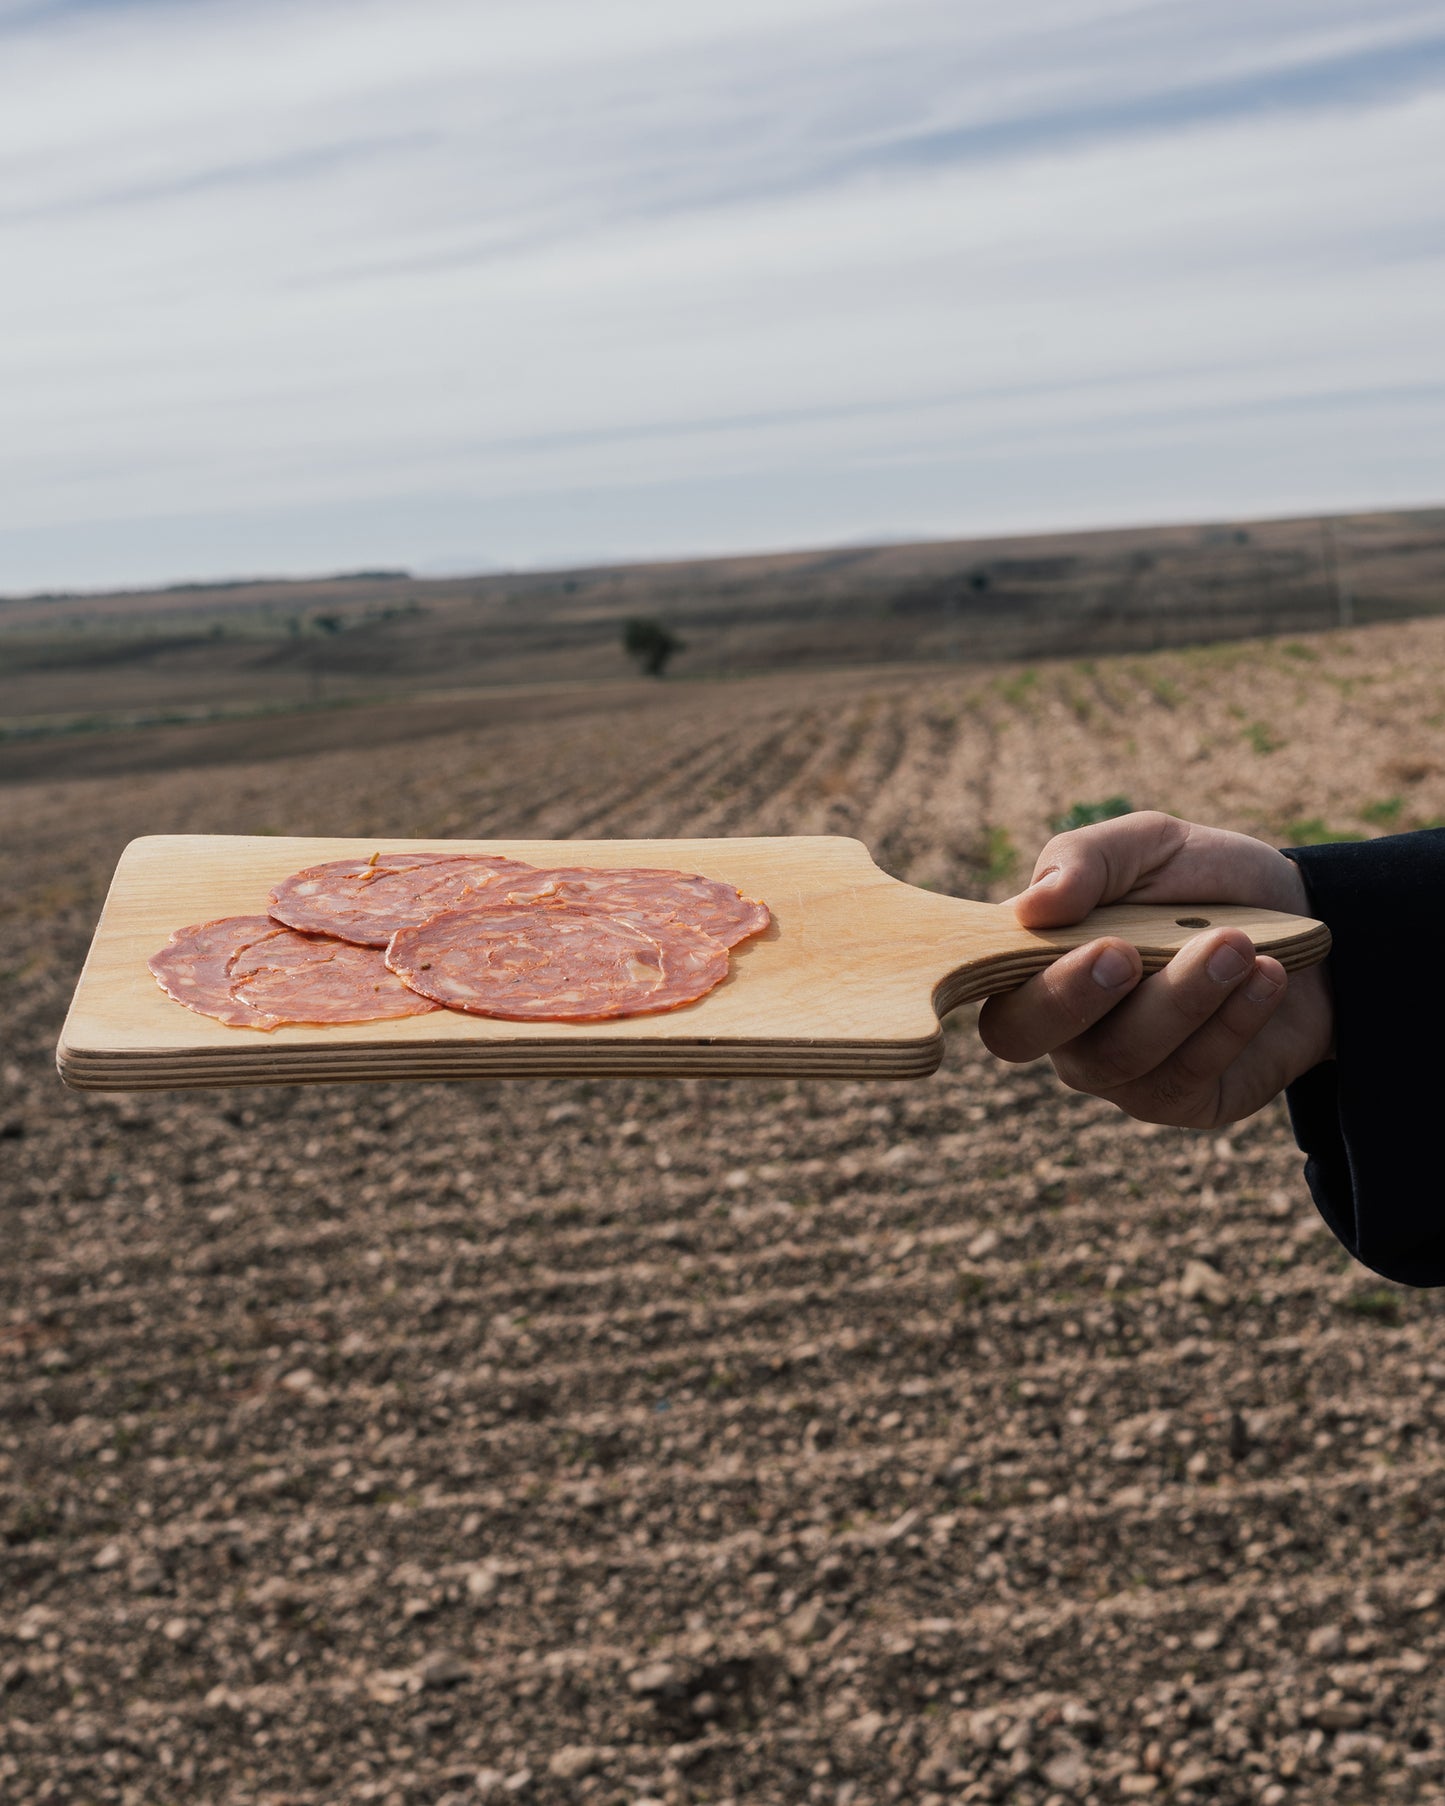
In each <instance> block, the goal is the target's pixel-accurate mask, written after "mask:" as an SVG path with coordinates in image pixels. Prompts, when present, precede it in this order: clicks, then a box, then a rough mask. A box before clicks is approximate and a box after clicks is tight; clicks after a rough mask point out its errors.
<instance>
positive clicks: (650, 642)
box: [622, 615, 683, 677]
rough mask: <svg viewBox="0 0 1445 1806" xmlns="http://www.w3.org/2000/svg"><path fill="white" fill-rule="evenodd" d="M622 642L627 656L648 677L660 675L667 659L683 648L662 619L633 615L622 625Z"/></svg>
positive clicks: (663, 670)
mask: <svg viewBox="0 0 1445 1806" xmlns="http://www.w3.org/2000/svg"><path fill="white" fill-rule="evenodd" d="M622 644H623V647H624V649H625V650H626V652H627V655H628V657H629V658H634V659H636V660H637V664H638V668H639V669H640V670H642V671H645V672H646V674H647V675H648V676H649V677H661V676H662V675H663V673H664V672H665V671H666V669H667V661H668V660H669V659H670V658H671V657H672V655H673V654H674V653H675V652H681V651H682V650H683V642H682V641H681V640H680V639H679V638H678V636H677V635H676V634H675V633H674V632H673V631H672V629H671V628H670V627H669V626H668V625H667V624H666V622H664V621H653V620H644V619H642V618H641V617H640V616H637V615H634V616H633V617H632V619H631V620H630V621H628V622H626V623H625V624H624V625H623V629H622Z"/></svg>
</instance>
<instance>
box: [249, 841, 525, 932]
mask: <svg viewBox="0 0 1445 1806" xmlns="http://www.w3.org/2000/svg"><path fill="white" fill-rule="evenodd" d="M533 869H534V868H533V867H532V866H530V865H526V864H524V863H523V861H522V860H520V859H503V858H502V857H500V856H499V855H496V854H491V853H473V854H458V853H373V854H372V856H371V857H370V858H369V859H333V860H331V861H330V862H329V863H328V864H326V865H313V866H309V867H308V868H307V869H306V870H305V871H304V872H295V873H293V874H292V876H291V877H289V878H283V879H282V881H281V882H280V883H279V884H278V885H277V886H276V888H275V890H273V891H272V892H271V895H270V898H269V900H268V902H267V908H268V909H269V910H270V912H271V914H272V915H273V916H274V917H275V919H276V920H277V921H278V922H281V923H284V924H285V926H286V927H288V928H298V929H300V930H302V932H304V933H307V934H329V935H334V936H335V937H336V938H337V939H338V940H342V941H353V942H355V944H356V945H357V946H360V947H384V946H385V945H386V943H387V942H388V941H389V940H390V939H391V937H392V935H393V934H395V932H396V931H397V929H398V928H405V927H407V926H408V925H409V924H410V923H413V922H424V921H425V920H426V918H427V917H428V916H434V915H436V914H437V913H438V912H439V911H441V910H444V909H454V908H456V907H457V906H458V905H459V904H460V903H461V902H462V901H463V900H464V899H465V898H467V897H468V896H470V895H472V894H473V893H474V892H476V891H481V890H485V889H488V888H490V887H491V886H493V885H495V884H497V883H498V882H499V881H500V880H501V879H503V878H517V879H524V878H526V877H528V876H529V875H530V874H531V872H532V871H533Z"/></svg>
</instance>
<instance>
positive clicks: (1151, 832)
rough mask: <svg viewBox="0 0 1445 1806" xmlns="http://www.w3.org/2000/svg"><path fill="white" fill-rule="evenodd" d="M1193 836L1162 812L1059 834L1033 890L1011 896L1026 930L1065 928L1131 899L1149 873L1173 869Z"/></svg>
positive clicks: (1049, 846)
mask: <svg viewBox="0 0 1445 1806" xmlns="http://www.w3.org/2000/svg"><path fill="white" fill-rule="evenodd" d="M1188 835H1189V824H1188V823H1187V822H1183V821H1180V820H1179V819H1178V817H1177V816H1173V815H1164V814H1161V813H1160V812H1159V811H1158V810H1157V809H1146V810H1140V811H1139V812H1138V813H1137V814H1134V815H1120V816H1116V817H1115V818H1114V819H1113V820H1112V821H1102V822H1096V823H1095V824H1094V825H1093V826H1092V827H1088V828H1074V829H1072V830H1071V831H1070V832H1069V833H1067V834H1056V835H1055V836H1054V838H1053V839H1052V840H1051V841H1049V842H1048V843H1047V845H1046V846H1045V847H1044V849H1043V851H1042V852H1041V853H1040V854H1039V857H1038V861H1037V863H1036V864H1035V866H1034V875H1033V878H1032V879H1031V880H1030V882H1029V886H1028V889H1027V890H1023V891H1020V892H1019V894H1018V895H1017V896H1016V897H1010V898H1009V899H1008V900H1007V902H1006V903H1005V905H1004V907H1005V908H1007V907H1010V906H1012V908H1013V912H1014V915H1015V917H1016V919H1017V920H1018V923H1019V925H1020V927H1023V928H1061V927H1063V926H1065V925H1066V924H1067V923H1069V922H1078V921H1081V920H1082V919H1083V917H1085V916H1086V915H1088V913H1089V911H1090V910H1091V909H1097V908H1098V906H1099V905H1100V904H1101V903H1113V902H1115V901H1117V899H1118V898H1120V897H1124V896H1127V895H1128V894H1129V892H1130V891H1132V890H1133V889H1134V887H1135V886H1136V885H1137V884H1138V883H1139V881H1140V879H1141V878H1143V877H1145V876H1147V875H1148V874H1149V873H1151V872H1154V871H1157V870H1158V868H1159V867H1160V866H1163V865H1166V864H1168V862H1169V861H1170V860H1171V859H1172V858H1173V857H1174V855H1175V854H1176V853H1177V852H1178V851H1179V849H1180V848H1181V847H1182V846H1183V845H1184V842H1185V840H1186V839H1187V838H1188Z"/></svg>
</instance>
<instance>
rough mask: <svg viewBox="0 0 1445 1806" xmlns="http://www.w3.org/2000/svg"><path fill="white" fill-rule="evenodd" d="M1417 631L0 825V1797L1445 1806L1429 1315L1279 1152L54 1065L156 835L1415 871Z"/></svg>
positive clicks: (785, 1113)
mask: <svg viewBox="0 0 1445 1806" xmlns="http://www.w3.org/2000/svg"><path fill="white" fill-rule="evenodd" d="M1442 672H1445V624H1436V623H1421V624H1416V625H1412V626H1405V627H1398V628H1388V629H1372V630H1370V631H1369V632H1368V633H1364V632H1361V633H1356V634H1353V635H1349V636H1345V637H1344V638H1343V639H1330V638H1322V639H1319V640H1314V641H1308V642H1298V643H1296V644H1295V645H1293V646H1292V647H1291V646H1279V645H1273V646H1271V645H1257V646H1253V647H1246V648H1239V649H1233V650H1231V649H1215V650H1213V651H1211V652H1209V653H1201V654H1194V655H1189V654H1175V655H1169V656H1161V657H1158V658H1150V659H1143V660H1139V659H1136V660H1131V661H1114V662H1109V663H1104V662H1101V663H1099V664H1097V665H1094V666H1088V667H1080V666H1041V667H1038V668H1037V669H1035V670H1033V671H1028V670H1020V669H1014V670H1004V671H992V672H989V673H986V674H982V675H980V674H978V673H970V672H967V671H957V672H953V671H942V672H937V671H935V672H931V673H927V674H912V675H901V676H900V675H899V674H896V673H893V674H886V675H881V676H873V677H869V676H866V675H863V676H858V675H854V676H852V677H849V678H846V679H843V678H839V679H821V678H820V679H810V680H807V682H806V683H802V684H800V683H799V682H798V680H796V679H793V680H790V681H789V682H788V683H787V684H780V683H777V682H775V681H771V680H758V681H757V682H753V683H748V684H737V685H730V686H720V687H712V686H688V687H678V688H676V689H672V688H669V687H666V686H663V687H661V688H660V689H659V692H658V695H657V698H656V700H655V701H654V702H653V703H651V704H649V705H644V706H643V707H641V708H639V710H638V711H637V713H636V715H635V717H633V718H631V719H629V720H627V721H625V722H623V721H620V720H619V719H618V718H617V717H616V716H615V715H604V714H601V713H599V714H597V715H595V716H593V715H592V714H590V713H589V712H588V710H587V709H586V708H585V707H584V706H582V705H580V704H579V707H578V711H577V714H576V717H575V719H574V720H573V722H572V723H571V724H570V725H569V726H565V727H564V726H563V725H562V724H560V723H559V722H558V720H557V719H555V718H552V719H549V720H546V721H539V722H537V723H534V724H530V725H529V724H528V723H526V722H520V723H518V722H509V723H507V724H506V725H505V726H502V727H498V728H494V729H488V728H487V727H486V726H485V725H484V724H483V725H480V726H479V727H478V728H477V729H476V730H475V731H473V732H470V733H461V734H458V733H448V734H446V735H444V736H441V737H438V738H436V739H432V740H426V741H412V742H408V743H406V744H405V745H401V746H396V745H391V746H376V745H371V746H368V745H367V744H366V742H365V736H364V724H361V726H360V728H359V734H358V746H357V747H356V749H355V750H353V751H351V752H347V753H341V752H334V753H328V754H326V755H324V756H317V757H315V758H312V759H310V760H305V761H302V760H296V759H271V760H267V759H265V758H257V759H256V760H255V761H253V762H251V763H247V764H242V765H235V766H231V767H227V768H222V769H216V768H211V769H207V770H203V771H195V770H185V769H181V770H177V771H175V772H173V773H148V774H142V775H139V776H137V775H131V776H129V777H127V778H124V779H114V780H109V781H107V780H104V779H94V780H86V781H75V782H68V783H65V784H59V783H51V784H46V783H32V784H26V785H17V786H12V787H11V788H10V789H8V790H6V791H4V792H3V793H0V809H3V812H4V821H5V824H6V828H7V833H6V844H7V847H8V849H9V851H10V855H11V857H10V858H9V859H8V860H7V862H6V867H5V880H4V882H5V887H6V888H5V894H4V897H3V904H0V907H3V909H4V912H5V913H4V915H3V921H4V924H5V957H4V964H3V966H0V981H3V992H0V996H3V1007H4V1024H5V1026H4V1044H3V1053H0V1080H3V1084H0V1209H3V1213H4V1216H3V1222H4V1232H5V1243H4V1246H5V1249H6V1258H5V1262H4V1270H3V1275H0V1288H3V1297H0V1799H3V1800H4V1801H6V1802H7V1803H8V1802H12V1801H13V1802H16V1803H17V1806H19V1803H21V1802H25V1803H30V1802H35V1803H40V1802H47V1803H50V1806H79V1803H83V1802H91V1801H95V1802H100V1801H107V1802H110V1801H116V1802H122V1801H123V1802H134V1803H136V1806H165V1803H169V1802H193V1801H205V1802H211V1801H214V1802H226V1803H231V1802H236V1803H240V1802H257V1803H260V1802H266V1803H267V1806H283V1803H287V1806H303V1803H305V1806H311V1803H315V1802H323V1801H324V1802H352V1801H371V1800H375V1801H380V1802H388V1803H390V1802H396V1803H398V1806H441V1803H442V1802H447V1803H448V1806H472V1803H473V1802H480V1801H501V1802H507V1801H513V1800H516V1801H522V1802H536V1803H537V1806H546V1803H549V1802H563V1801H568V1802H570V1801H580V1802H585V1803H587V1806H611V1803H614V1802H615V1803H617V1806H624V1803H625V1806H643V1802H646V1801H654V1802H666V1803H667V1806H674V1803H677V1806H682V1803H683V1802H689V1803H690V1802H704V1801H707V1802H713V1803H714V1806H720V1803H721V1802H724V1801H732V1802H734V1803H735V1806H744V1803H747V1806H754V1803H757V1806H769V1803H772V1802H777V1803H779V1806H784V1803H786V1806H794V1803H797V1802H809V1803H811V1802H819V1803H820V1806H874V1803H875V1802H877V1803H881V1802H885V1801H894V1800H901V1801H908V1802H910V1803H917V1806H938V1802H942V1801H949V1802H953V1801H960V1802H961V1801H985V1800H986V1801H1005V1800H1006V1801H1011V1802H1019V1803H1020V1806H1046V1803H1047V1806H1070V1803H1072V1802H1076V1801H1100V1802H1103V1801H1109V1802H1112V1801H1116V1800H1128V1799H1135V1798H1137V1799H1151V1798H1152V1799H1158V1800H1161V1801H1162V1800H1174V1801H1180V1802H1187V1801H1199V1802H1203V1801H1206V1800H1207V1801H1224V1802H1240V1803H1241V1806H1242V1803H1244V1802H1260V1803H1261V1806H1285V1803H1286V1802H1288V1803H1290V1806H1293V1803H1295V1802H1327V1801H1328V1802H1348V1801H1360V1802H1364V1801H1377V1800H1400V1801H1402V1802H1404V1801H1409V1802H1414V1801H1428V1800H1445V1711H1442V1705H1441V1697H1440V1693H1439V1683H1438V1678H1437V1677H1438V1672H1439V1668H1440V1664H1441V1660H1442V1655H1445V1565H1442V1557H1441V1531H1440V1524H1441V1522H1442V1520H1445V1459H1442V1454H1441V1444H1440V1436H1441V1425H1442V1422H1445V1315H1442V1308H1441V1304H1440V1303H1439V1302H1438V1301H1437V1298H1436V1296H1435V1295H1433V1294H1428V1293H1411V1292H1407V1291H1405V1290H1403V1289H1401V1288H1399V1287H1394V1286H1390V1285H1387V1284H1385V1283H1384V1282H1382V1281H1380V1280H1378V1279H1376V1278H1374V1277H1373V1276H1372V1275H1370V1274H1368V1273H1366V1272H1364V1271H1363V1270H1362V1269H1359V1268H1357V1267H1354V1266H1352V1265H1351V1264H1350V1263H1349V1261H1348V1260H1347V1259H1346V1257H1345V1256H1344V1255H1343V1254H1342V1253H1341V1252H1340V1251H1339V1250H1338V1248H1337V1247H1336V1246H1335V1244H1334V1243H1333V1241H1332V1240H1331V1239H1330V1237H1329V1236H1328V1234H1327V1233H1326V1231H1325V1230H1324V1229H1323V1228H1322V1227H1321V1225H1320V1224H1319V1223H1318V1221H1317V1219H1316V1218H1315V1216H1314V1214H1313V1210H1312V1207H1311V1206H1310V1203H1309V1200H1308V1197H1307V1195H1306V1193H1305V1190H1304V1187H1303V1185H1302V1182H1301V1179H1300V1176H1299V1167H1300V1158H1299V1155H1298V1153H1297V1151H1296V1150H1295V1148H1294V1146H1293V1143H1292V1141H1291V1139H1290V1137H1289V1133H1288V1127H1287V1123H1286V1121H1285V1118H1284V1115H1283V1112H1282V1110H1281V1109H1279V1108H1271V1109H1269V1110H1266V1111H1265V1112H1264V1113H1262V1114H1261V1115H1260V1116H1259V1117H1257V1118H1255V1119H1253V1120H1252V1121H1250V1122H1247V1123H1244V1124H1240V1125H1237V1126H1236V1127H1235V1128H1234V1129H1232V1130H1231V1131H1229V1132H1228V1133H1226V1134H1222V1135H1212V1136H1199V1135H1194V1134H1188V1133H1184V1132H1180V1131H1175V1130H1170V1129H1154V1128H1146V1127H1141V1126H1139V1125H1134V1124H1130V1123H1128V1122H1126V1121H1124V1120H1123V1119H1121V1118H1119V1117H1118V1116H1117V1114H1116V1113H1115V1112H1114V1111H1113V1110H1112V1109H1111V1108H1109V1107H1108V1106H1105V1105H1102V1104H1100V1103H1097V1102H1095V1101H1093V1100H1090V1099H1085V1098H1080V1097H1076V1096H1073V1095H1071V1094H1069V1093H1066V1092H1065V1091H1063V1090H1062V1089H1061V1088H1060V1087H1059V1085H1058V1084H1057V1082H1056V1081H1055V1080H1054V1078H1053V1076H1052V1073H1051V1071H1050V1069H1049V1068H1048V1067H1047V1066H1039V1067H1027V1068H1009V1067H1004V1066H1001V1065H999V1064H997V1063H996V1062H994V1061H993V1060H991V1059H990V1058H989V1056H987V1055H986V1054H984V1053H983V1052H982V1050H981V1049H980V1047H979V1045H978V1043H977V1041H976V1039H975V1037H974V1035H973V1033H972V1024H971V1020H970V1019H969V1016H968V1013H967V1012H960V1014H959V1016H958V1017H956V1018H955V1019H954V1021H953V1024H952V1032H951V1034H950V1037H949V1053H948V1057H947V1060H946V1063H945V1066H944V1069H943V1070H942V1071H941V1072H940V1073H939V1074H938V1075H936V1076H935V1077H934V1078H932V1079H929V1080H925V1081H922V1082H915V1083H910V1084H907V1085H891V1086H873V1087H870V1086H867V1085H861V1084H824V1083H806V1084H805V1083H789V1082H781V1081H770V1082H757V1083H732V1084H724V1083H714V1082H702V1081H694V1082H687V1083H679V1084H662V1083H653V1082H649V1083H623V1082H618V1081H608V1082H603V1083H592V1084H583V1083H561V1082H553V1083H536V1084H526V1085H523V1084H512V1085H468V1086H460V1085H459V1086H412V1087H378V1088H362V1087H355V1088H343V1087H334V1088H317V1089H313V1090H307V1089H291V1090H276V1091H267V1090H257V1091H250V1092H239V1091H238V1092H229V1093H227V1092H216V1093H206V1092H198V1093H190V1094H188V1093H175V1094H157V1095H153V1096H134V1097H102V1096H81V1095H74V1094H69V1093H66V1092H64V1091H63V1090H62V1089H61V1088H60V1087H59V1085H58V1083H57V1082H56V1080H55V1078H54V1076H53V1072H52V1069H51V1065H50V1061H51V1054H52V1049H53V1044H54V1040H55V1036H56V1033H57V1031H58V1028H59V1024H60V1020H61V1017H62V1015H63V1012H64V1007H65V1003H66V1001H67V998H68V995H69V991H70V987H71V985H72V984H73V981H74V976H75V972H76V970H77V968H78V965H79V962H80V960H81V958H82V956H83V953H84V949H85V945H86V943H87V940H88V936H89V932H90V928H91V926H92V924H93V921H94V917H95V914H96V910H97V908H98V905H99V901H100V898H101V896H102V895H103V892H104V887H105V884H106V881H107V879H108V876H109V872H110V869H111V867H112V865H113V863H114V859H115V856H116V854H117V852H118V851H119V848H120V846H121V845H122V844H123V843H124V841H125V840H126V839H127V838H128V837H129V836H130V835H131V834H133V833H138V832H151V831H163V830H164V831H184V830H191V829H194V830H201V829H204V830H209V831H238V832H240V831H248V832H255V831H258V830H266V829H271V830H285V831H290V832H322V831H326V832H335V833H357V834H369V833H373V832H376V833H381V832H388V833H392V834H397V833H406V832H408V831H410V832H414V833H419V834H439V833H458V834H472V833H475V834H486V835H504V834H507V833H509V832H515V833H517V834H518V835H519V836H521V835H537V834H558V835H565V834H645V833H681V832H690V833H694V832H701V833H730V832H759V831H761V832H782V831H808V832H816V831H820V830H822V831H840V832H848V833H856V834H858V835H860V836H861V837H862V838H863V839H864V840H866V841H867V842H868V843H869V844H870V845H871V846H872V847H873V848H874V849H875V851H876V852H877V854H878V856H879V858H880V861H881V862H882V863H883V864H885V865H887V866H888V867H889V868H890V869H892V870H894V871H896V872H898V873H899V874H900V875H901V876H905V877H908V878H911V879H913V880H914V881H916V882H924V883H930V884H934V885H937V886H940V887H944V888H951V889H956V890H960V891H967V892H970V893H972V894H985V893H989V894H992V895H995V896H1000V895H1003V894H1005V890H1006V888H1007V887H1008V885H1009V884H1010V882H1011V880H1012V879H1013V877H1014V876H1015V868H1016V867H1017V864H1018V861H1019V860H1020V859H1022V860H1023V863H1024V864H1027V862H1028V858H1029V857H1030V856H1031V854H1032V851H1033V849H1034V847H1035V846H1036V845H1037V844H1038V842H1039V841H1040V840H1041V839H1042V837H1043V835H1044V834H1045V833H1046V832H1047V828H1046V818H1047V816H1048V815H1049V814H1051V813H1055V812H1061V811H1062V810H1064V809H1066V808H1068V807H1069V805H1070V804H1072V803H1075V802H1080V801H1090V800H1098V799H1100V798H1102V797H1104V796H1108V795H1111V794H1123V795H1126V796H1127V797H1129V799H1130V800H1131V801H1133V802H1134V803H1135V804H1137V805H1140V806H1143V805H1146V804H1149V805H1156V806H1164V807H1169V808H1173V809H1175V810H1177V811H1179V812H1180V813H1187V814H1195V815H1200V816H1202V817H1204V818H1206V819H1209V820H1213V821H1216V822H1223V823H1226V824H1229V825H1235V826H1240V827H1244V828H1247V829H1251V830H1253V831H1256V832H1259V833H1261V834H1265V835H1283V834H1285V833H1287V832H1293V833H1296V834H1304V835H1305V836H1306V837H1310V836H1315V835H1322V834H1324V833H1340V832H1354V833H1374V832H1378V831H1380V830H1381V829H1382V828H1387V827H1388V828H1402V827H1409V826H1412V825H1417V824H1419V823H1421V822H1424V821H1427V820H1431V819H1434V818H1436V817H1439V816H1440V815H1442V814H1445V752H1442V740H1445V734H1442V721H1445V714H1442V711H1445V686H1442Z"/></svg>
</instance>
